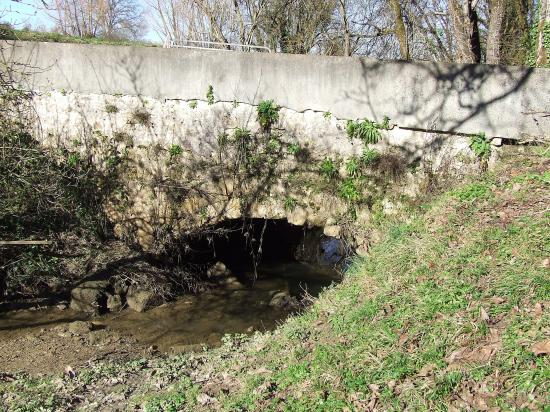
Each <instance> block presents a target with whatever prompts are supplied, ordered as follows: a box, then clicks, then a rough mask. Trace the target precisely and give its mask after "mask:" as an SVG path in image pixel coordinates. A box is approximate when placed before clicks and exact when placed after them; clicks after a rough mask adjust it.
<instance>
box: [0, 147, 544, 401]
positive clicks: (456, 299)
mask: <svg viewBox="0 0 550 412" xmlns="http://www.w3.org/2000/svg"><path fill="white" fill-rule="evenodd" d="M548 153H549V152H548V149H546V150H544V149H542V150H541V149H540V148H534V149H525V150H518V151H517V152H510V153H508V154H507V156H506V158H504V159H503V162H502V164H501V165H499V166H498V167H497V169H496V170H494V171H493V172H492V173H488V174H486V175H484V176H481V177H478V178H476V179H473V180H471V181H470V182H468V183H467V184H465V185H462V186H459V187H456V188H453V189H452V190H450V191H448V192H447V193H444V194H442V195H439V196H437V197H435V198H433V199H430V200H429V201H428V202H426V203H423V204H422V205H420V206H418V205H416V206H411V207H410V209H409V210H406V211H404V212H403V213H402V214H400V215H394V216H387V217H385V218H384V219H382V221H381V222H380V223H377V227H376V228H374V230H377V231H380V232H381V233H383V236H382V240H381V241H379V242H378V243H377V244H374V245H373V246H372V247H371V249H370V252H369V254H368V256H367V257H365V258H362V259H357V260H356V261H355V262H354V264H353V266H352V267H351V268H350V269H349V270H348V273H347V276H346V278H345V280H344V282H343V283H342V284H340V285H338V286H335V287H333V288H331V289H328V290H326V291H325V292H324V293H323V294H322V295H321V296H320V297H319V299H318V300H317V301H315V303H314V304H313V305H312V306H311V307H310V308H309V309H307V310H305V311H304V313H302V314H301V315H298V316H295V317H293V318H292V319H290V320H289V321H287V322H286V323H285V324H284V325H282V326H281V327H280V328H279V329H277V330H276V331H274V332H272V333H264V334H256V335H254V336H253V337H249V338H247V337H240V336H234V337H232V338H231V339H229V338H228V339H227V341H226V343H225V345H224V346H223V347H222V348H219V349H214V350H211V351H207V352H204V353H199V354H190V355H182V356H180V357H177V358H169V359H152V360H141V361H137V362H134V363H132V364H125V365H113V364H94V365H92V366H91V367H90V369H89V370H84V371H77V373H78V375H77V377H76V378H74V379H69V378H64V379H60V378H39V379H31V378H28V377H24V376H14V377H10V378H9V380H12V379H13V381H11V382H5V383H0V399H3V402H4V406H5V407H6V408H7V409H8V410H36V409H37V408H38V406H43V407H44V408H45V409H48V408H51V409H57V410H63V409H74V408H83V409H89V410H94V408H95V409H97V408H98V407H99V406H100V405H102V406H111V407H116V406H120V407H122V406H124V407H128V408H130V409H131V408H133V407H134V406H141V407H144V408H145V409H146V410H148V411H160V410H170V411H176V410H218V409H220V410H246V411H255V410H288V411H314V410H318V411H335V410H358V411H359V410H360V411H363V410H405V409H406V410H543V409H545V407H548V404H549V402H548V394H547V393H548V382H549V378H550V361H549V356H548V351H549V350H550V348H549V345H550V342H549V339H550V317H549V314H548V306H549V305H550V260H549V259H550V230H549V227H550V158H549V156H548ZM113 382H115V383H113ZM2 396H3V398H2ZM48 405H49V406H48Z"/></svg>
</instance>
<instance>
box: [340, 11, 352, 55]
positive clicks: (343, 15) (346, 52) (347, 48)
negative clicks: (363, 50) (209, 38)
mask: <svg viewBox="0 0 550 412" xmlns="http://www.w3.org/2000/svg"><path fill="white" fill-rule="evenodd" d="M338 6H339V7H340V15H341V18H342V26H343V29H344V56H351V40H350V34H349V21H348V15H347V11H346V0H340V1H339V2H338Z"/></svg>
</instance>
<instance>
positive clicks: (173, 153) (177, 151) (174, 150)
mask: <svg viewBox="0 0 550 412" xmlns="http://www.w3.org/2000/svg"><path fill="white" fill-rule="evenodd" d="M168 153H169V154H170V158H172V157H177V156H179V155H181V154H182V153H183V149H182V148H181V146H180V145H179V144H173V145H171V146H170V148H169V149H168Z"/></svg>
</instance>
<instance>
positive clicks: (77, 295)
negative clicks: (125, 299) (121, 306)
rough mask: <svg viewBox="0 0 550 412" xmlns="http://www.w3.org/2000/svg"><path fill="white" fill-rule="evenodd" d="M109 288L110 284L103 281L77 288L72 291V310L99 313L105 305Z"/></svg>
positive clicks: (91, 282) (90, 282) (81, 285)
mask: <svg viewBox="0 0 550 412" xmlns="http://www.w3.org/2000/svg"><path fill="white" fill-rule="evenodd" d="M108 286H109V282H108V281H103V280H90V281H87V282H83V283H81V284H80V285H78V286H76V287H75V288H74V289H73V290H72V291H71V304H70V307H71V309H72V310H75V311H77V312H88V313H97V312H99V311H100V310H101V309H102V308H103V307H104V305H105V302H106V295H105V293H106V289H107V287H108Z"/></svg>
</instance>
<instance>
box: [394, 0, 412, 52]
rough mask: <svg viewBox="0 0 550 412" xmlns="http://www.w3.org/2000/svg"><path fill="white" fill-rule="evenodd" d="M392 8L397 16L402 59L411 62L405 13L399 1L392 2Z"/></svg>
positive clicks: (396, 27)
mask: <svg viewBox="0 0 550 412" xmlns="http://www.w3.org/2000/svg"><path fill="white" fill-rule="evenodd" d="M390 6H391V9H392V11H393V14H394V15H395V29H394V30H395V36H396V37H397V40H398V41H399V52H400V54H401V58H402V59H404V60H409V58H410V56H409V41H408V39H407V29H406V28H405V22H404V21H403V12H402V10H401V4H400V3H399V0H390Z"/></svg>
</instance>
